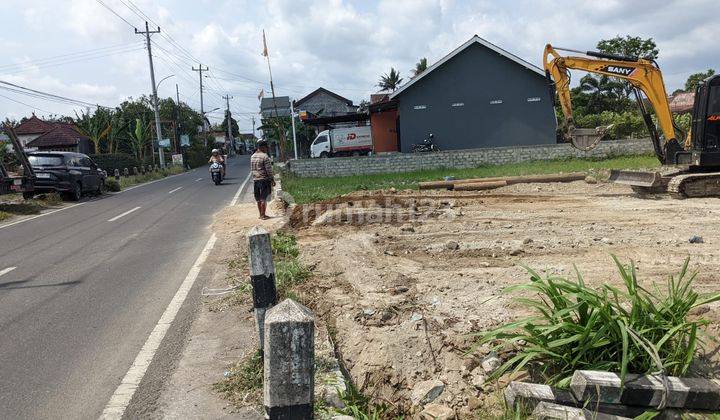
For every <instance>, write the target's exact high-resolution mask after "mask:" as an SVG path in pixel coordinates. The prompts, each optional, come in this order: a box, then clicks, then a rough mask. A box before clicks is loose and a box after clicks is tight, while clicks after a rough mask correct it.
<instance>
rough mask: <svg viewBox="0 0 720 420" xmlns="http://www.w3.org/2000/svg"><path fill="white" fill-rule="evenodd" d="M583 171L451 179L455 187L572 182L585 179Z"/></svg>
mask: <svg viewBox="0 0 720 420" xmlns="http://www.w3.org/2000/svg"><path fill="white" fill-rule="evenodd" d="M585 176H586V175H585V173H584V172H571V173H568V174H540V175H520V176H502V177H490V178H476V179H458V180H455V181H452V182H453V183H454V184H455V186H456V187H457V186H458V185H460V184H472V183H476V182H495V181H505V182H507V183H508V185H512V184H521V183H528V182H572V181H580V180H583V179H585Z"/></svg>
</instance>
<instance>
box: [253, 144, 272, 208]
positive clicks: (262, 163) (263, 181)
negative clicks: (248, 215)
mask: <svg viewBox="0 0 720 420" xmlns="http://www.w3.org/2000/svg"><path fill="white" fill-rule="evenodd" d="M267 152H268V144H267V141H265V140H260V141H258V142H257V149H256V150H255V153H253V155H252V157H251V158H250V170H251V171H252V177H253V189H254V192H255V201H256V202H257V207H258V212H260V219H263V220H265V219H269V217H268V216H267V215H266V214H265V210H266V208H267V199H268V197H269V196H270V194H271V193H272V187H273V185H275V180H274V178H273V171H272V161H271V160H270V156H268V154H267Z"/></svg>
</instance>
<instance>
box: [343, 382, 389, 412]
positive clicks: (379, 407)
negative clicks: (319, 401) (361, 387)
mask: <svg viewBox="0 0 720 420" xmlns="http://www.w3.org/2000/svg"><path fill="white" fill-rule="evenodd" d="M339 396H340V399H341V400H342V402H343V403H344V404H345V408H343V409H340V410H337V411H338V412H339V413H340V414H344V415H346V416H352V417H353V418H354V419H358V420H381V419H402V418H403V417H402V416H401V415H396V414H392V413H391V410H390V407H388V406H387V405H385V404H374V403H373V402H372V401H371V400H370V397H367V396H365V395H363V394H362V393H361V392H360V391H358V390H357V389H356V388H355V387H354V386H353V384H352V383H350V382H349V381H346V382H345V391H344V392H343V391H341V392H340V393H339Z"/></svg>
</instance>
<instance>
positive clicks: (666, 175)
mask: <svg viewBox="0 0 720 420" xmlns="http://www.w3.org/2000/svg"><path fill="white" fill-rule="evenodd" d="M558 51H568V52H574V53H579V54H582V56H562V55H560V53H559V52H558ZM543 63H544V66H545V74H546V76H547V78H548V81H549V82H550V86H551V89H552V92H551V96H552V97H553V98H554V97H555V93H557V95H558V98H559V100H560V106H561V107H562V111H563V114H564V124H563V130H564V133H563V135H564V138H565V140H566V141H569V142H571V143H572V144H573V146H575V147H577V148H579V149H581V150H590V149H592V148H594V147H595V146H596V145H597V144H598V143H599V142H600V140H601V139H602V137H603V136H604V135H605V133H606V131H607V127H598V128H596V129H578V128H576V127H575V124H574V122H573V117H572V103H571V100H570V70H584V71H586V72H589V73H595V74H601V75H606V76H611V77H617V78H620V79H623V80H626V81H628V82H629V83H630V85H631V86H632V87H633V89H634V92H635V96H636V98H637V102H638V106H639V107H640V111H641V112H642V116H643V119H644V121H645V124H646V125H647V127H648V131H649V133H650V137H651V140H652V142H653V145H654V149H655V154H656V155H657V157H658V159H659V160H660V162H661V163H662V164H663V165H665V166H664V167H663V169H662V170H661V171H658V172H635V171H613V172H612V174H611V175H610V179H611V180H612V181H614V182H618V183H623V184H628V185H630V186H632V187H633V190H635V191H636V192H639V193H659V192H665V191H667V192H669V193H671V194H672V195H673V196H674V197H676V198H687V197H708V196H720V75H717V76H714V77H710V78H708V79H706V80H705V81H703V83H702V84H701V85H700V86H699V87H698V88H697V91H696V93H695V103H694V106H693V116H692V126H691V130H690V133H687V134H685V133H683V132H682V130H680V129H679V128H678V127H677V126H676V125H675V123H674V120H673V117H672V113H671V111H670V103H669V101H668V96H667V92H666V91H665V83H664V82H663V77H662V72H661V71H660V67H659V66H658V65H657V63H656V62H655V61H654V60H652V59H648V58H639V57H625V56H619V55H614V54H605V53H599V52H594V51H586V52H582V51H577V50H569V49H563V48H554V47H553V46H552V45H550V44H548V45H546V46H545V53H544V60H543ZM643 96H644V97H646V98H647V100H648V102H649V103H650V105H651V106H652V108H653V109H654V111H655V115H656V118H657V122H658V125H659V128H660V130H659V131H660V132H658V129H657V128H656V127H655V123H654V122H653V120H652V117H651V116H650V113H649V112H648V110H647V109H646V106H645V101H644V100H643ZM681 142H682V143H681Z"/></svg>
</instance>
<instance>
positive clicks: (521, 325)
mask: <svg viewBox="0 0 720 420" xmlns="http://www.w3.org/2000/svg"><path fill="white" fill-rule="evenodd" d="M613 260H614V262H615V266H616V268H617V270H618V272H619V274H620V277H621V280H622V283H623V287H622V288H617V287H615V286H612V285H610V284H604V285H603V286H602V287H600V288H598V289H595V288H592V287H590V286H588V285H586V284H585V281H584V280H583V277H582V275H581V274H580V273H579V272H578V273H577V278H576V279H575V280H566V279H564V278H560V277H555V276H548V277H544V278H543V277H541V276H540V275H539V274H538V273H536V272H534V271H532V270H530V269H528V271H529V273H530V275H531V279H530V282H529V283H527V284H522V285H517V286H511V287H509V288H507V289H506V291H508V292H524V293H526V295H525V296H527V294H528V293H529V294H531V297H525V296H517V297H515V301H516V302H517V303H518V304H520V305H522V306H524V307H527V308H531V309H533V310H534V312H535V315H533V316H530V317H528V318H524V319H521V320H519V321H515V322H511V323H508V324H505V325H503V326H501V327H499V328H497V329H495V330H493V331H489V332H485V333H480V334H479V336H480V340H479V342H478V344H483V343H497V348H504V347H508V346H517V347H519V350H518V351H517V353H516V354H515V355H514V356H513V357H511V358H510V359H508V360H507V361H506V362H505V363H504V364H503V365H502V366H501V368H500V369H498V370H497V371H496V372H494V374H493V377H494V378H497V377H499V376H501V375H503V374H504V373H505V372H507V371H513V372H515V371H519V370H521V369H524V368H528V369H529V370H530V372H531V373H533V374H535V375H539V376H541V377H542V380H543V381H544V382H546V383H548V384H550V385H556V386H559V387H566V386H567V385H568V384H569V381H570V378H571V376H572V374H573V372H574V371H575V370H581V369H582V370H604V371H611V372H618V373H620V375H621V376H623V377H624V376H625V375H626V374H627V373H628V372H630V373H648V372H657V371H659V370H662V371H663V372H665V373H667V374H669V375H673V376H683V375H685V373H686V372H687V370H688V368H689V367H690V365H691V363H692V361H693V359H694V357H695V352H696V349H697V348H698V346H702V341H701V339H700V337H699V332H700V329H701V327H703V326H705V325H706V324H707V321H705V320H702V319H700V320H689V319H688V314H689V312H690V311H691V310H692V309H694V308H696V307H698V306H702V305H705V304H708V303H711V302H714V301H718V300H720V294H715V295H712V296H705V297H701V296H699V295H698V293H696V292H695V291H694V290H693V288H692V283H693V280H694V279H695V276H696V274H688V262H689V259H687V260H685V264H684V265H683V266H682V268H681V269H680V272H679V273H678V275H677V276H670V277H669V278H668V279H667V281H666V282H665V283H664V284H661V285H658V284H656V283H653V284H652V285H651V287H649V288H645V287H643V286H642V285H641V284H640V283H639V282H638V278H637V271H636V269H635V266H634V265H632V264H631V265H630V266H624V265H623V264H621V263H620V261H618V259H617V258H615V257H613ZM521 343H522V344H521Z"/></svg>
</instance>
